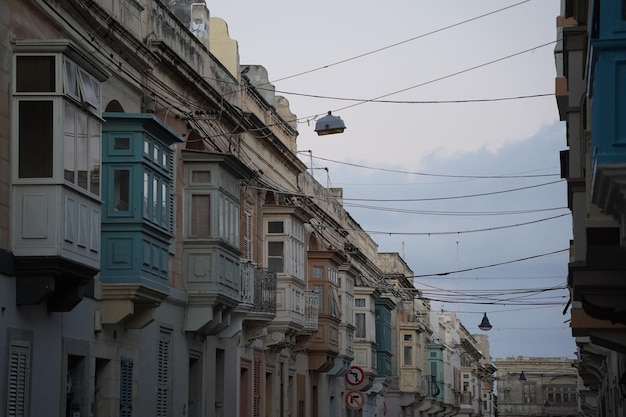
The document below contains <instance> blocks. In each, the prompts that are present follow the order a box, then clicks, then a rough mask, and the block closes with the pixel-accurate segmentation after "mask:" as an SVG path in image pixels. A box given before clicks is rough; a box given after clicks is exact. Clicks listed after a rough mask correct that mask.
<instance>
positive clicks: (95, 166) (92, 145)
mask: <svg viewBox="0 0 626 417" xmlns="http://www.w3.org/2000/svg"><path fill="white" fill-rule="evenodd" d="M100 132H101V126H100V123H99V122H97V121H96V120H95V119H90V120H89V191H90V192H91V193H93V194H95V195H100V149H101V146H102V145H101V142H102V141H101V136H100V135H101V133H100Z"/></svg>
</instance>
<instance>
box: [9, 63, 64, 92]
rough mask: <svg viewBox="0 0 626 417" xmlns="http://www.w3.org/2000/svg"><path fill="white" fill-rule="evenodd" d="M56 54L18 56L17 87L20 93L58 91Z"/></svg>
mask: <svg viewBox="0 0 626 417" xmlns="http://www.w3.org/2000/svg"><path fill="white" fill-rule="evenodd" d="M55 65H56V59H55V57H54V56H27V55H26V56H18V57H17V58H16V68H15V69H16V76H15V84H16V86H15V89H16V92H18V93H54V92H55V91H56V71H55Z"/></svg>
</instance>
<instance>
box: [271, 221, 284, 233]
mask: <svg viewBox="0 0 626 417" xmlns="http://www.w3.org/2000/svg"><path fill="white" fill-rule="evenodd" d="M283 224H284V223H283V222H282V221H280V222H267V233H284V230H285V229H284V226H283Z"/></svg>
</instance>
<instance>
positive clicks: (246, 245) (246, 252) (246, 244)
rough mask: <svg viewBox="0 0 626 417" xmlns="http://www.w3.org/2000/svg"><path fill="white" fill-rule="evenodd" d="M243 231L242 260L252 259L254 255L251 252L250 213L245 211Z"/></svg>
mask: <svg viewBox="0 0 626 417" xmlns="http://www.w3.org/2000/svg"><path fill="white" fill-rule="evenodd" d="M243 217H244V219H243V221H244V231H243V248H242V252H243V258H244V259H253V258H252V257H253V256H254V253H253V252H252V212H250V211H248V210H246V211H244V213H243Z"/></svg>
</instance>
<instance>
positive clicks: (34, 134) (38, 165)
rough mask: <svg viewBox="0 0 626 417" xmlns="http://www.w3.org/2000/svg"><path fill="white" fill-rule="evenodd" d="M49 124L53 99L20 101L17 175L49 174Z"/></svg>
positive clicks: (50, 130)
mask: <svg viewBox="0 0 626 417" xmlns="http://www.w3.org/2000/svg"><path fill="white" fill-rule="evenodd" d="M35 121H36V122H35ZM52 125H53V107H52V101H20V103H19V122H18V129H19V154H20V155H19V162H18V163H19V165H18V175H19V177H20V178H52V153H53V137H52V135H53V133H52V131H53V129H52Z"/></svg>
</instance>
